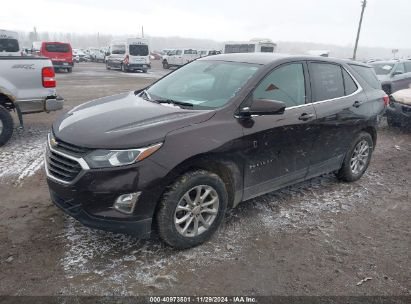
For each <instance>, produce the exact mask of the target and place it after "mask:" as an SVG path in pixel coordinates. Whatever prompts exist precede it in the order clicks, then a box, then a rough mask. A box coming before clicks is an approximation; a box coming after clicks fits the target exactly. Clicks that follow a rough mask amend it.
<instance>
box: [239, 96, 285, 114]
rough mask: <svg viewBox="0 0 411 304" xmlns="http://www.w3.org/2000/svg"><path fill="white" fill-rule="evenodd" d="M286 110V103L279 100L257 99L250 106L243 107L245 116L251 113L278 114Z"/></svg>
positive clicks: (241, 112) (242, 110)
mask: <svg viewBox="0 0 411 304" xmlns="http://www.w3.org/2000/svg"><path fill="white" fill-rule="evenodd" d="M284 111H285V103H284V102H282V101H279V100H269V99H255V100H254V101H253V103H252V104H251V106H250V107H244V108H242V109H241V111H240V114H241V116H243V117H249V116H251V115H278V114H283V113H284Z"/></svg>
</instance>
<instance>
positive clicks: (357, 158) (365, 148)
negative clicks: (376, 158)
mask: <svg viewBox="0 0 411 304" xmlns="http://www.w3.org/2000/svg"><path fill="white" fill-rule="evenodd" d="M369 154H370V145H369V144H368V141H366V140H365V139H363V140H361V141H360V142H358V143H357V145H356V146H355V148H354V151H353V153H352V155H351V160H350V167H351V172H352V173H353V174H355V175H358V174H361V173H362V172H363V170H364V169H365V167H366V166H367V161H368V156H369Z"/></svg>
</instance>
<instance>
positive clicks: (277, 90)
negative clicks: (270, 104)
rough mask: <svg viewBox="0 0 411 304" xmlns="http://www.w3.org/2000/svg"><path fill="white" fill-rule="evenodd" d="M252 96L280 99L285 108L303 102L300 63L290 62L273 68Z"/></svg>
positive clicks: (302, 72)
mask: <svg viewBox="0 0 411 304" xmlns="http://www.w3.org/2000/svg"><path fill="white" fill-rule="evenodd" d="M253 98H254V99H270V100H278V101H282V102H284V103H285V105H286V107H287V108H289V107H293V106H298V105H302V104H305V79H304V68H303V65H302V63H291V64H287V65H283V66H280V67H279V68H277V69H275V70H274V71H273V72H271V73H270V74H269V75H268V76H266V77H265V78H264V80H263V81H262V82H261V83H260V84H259V85H258V87H257V88H256V89H255V90H254V93H253Z"/></svg>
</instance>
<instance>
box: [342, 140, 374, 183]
mask: <svg viewBox="0 0 411 304" xmlns="http://www.w3.org/2000/svg"><path fill="white" fill-rule="evenodd" d="M373 149H374V144H373V140H372V137H371V135H370V134H369V133H367V132H361V133H360V134H358V136H357V137H356V138H355V139H354V140H353V142H352V143H351V146H350V149H349V151H348V153H347V155H346V156H345V159H344V162H343V165H342V167H341V169H340V170H339V171H338V173H337V177H338V178H339V179H340V180H343V181H346V182H352V181H356V180H358V179H360V178H361V176H363V174H364V173H365V171H366V170H367V168H368V165H369V163H370V160H371V155H372V152H373Z"/></svg>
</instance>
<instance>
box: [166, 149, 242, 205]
mask: <svg viewBox="0 0 411 304" xmlns="http://www.w3.org/2000/svg"><path fill="white" fill-rule="evenodd" d="M193 170H206V171H209V172H212V173H215V174H217V175H218V176H219V177H220V178H221V179H222V180H223V182H224V184H225V186H226V189H227V194H228V206H229V207H235V206H236V205H238V203H239V202H241V200H242V189H243V178H242V177H243V169H242V168H241V166H240V165H239V162H238V161H236V160H233V159H228V158H227V157H225V156H223V155H219V154H214V153H210V154H201V155H197V156H194V157H191V158H189V159H186V160H184V161H183V162H181V163H180V164H178V165H177V166H175V167H174V168H173V169H172V170H170V172H169V173H168V174H167V176H166V184H167V186H166V188H167V187H168V186H170V185H171V184H173V183H174V181H175V180H176V179H177V178H178V177H179V176H181V175H183V174H184V173H186V172H189V171H193ZM165 191H166V190H165Z"/></svg>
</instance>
